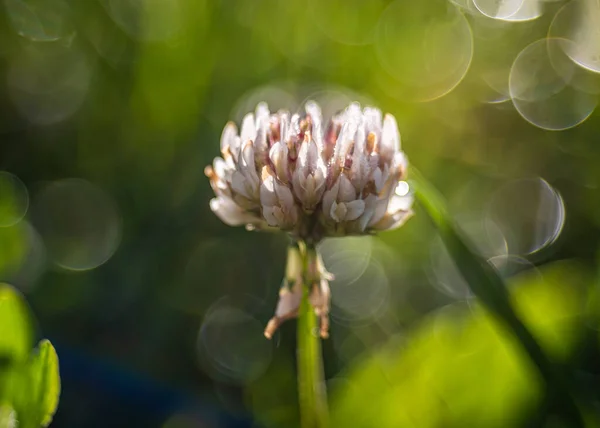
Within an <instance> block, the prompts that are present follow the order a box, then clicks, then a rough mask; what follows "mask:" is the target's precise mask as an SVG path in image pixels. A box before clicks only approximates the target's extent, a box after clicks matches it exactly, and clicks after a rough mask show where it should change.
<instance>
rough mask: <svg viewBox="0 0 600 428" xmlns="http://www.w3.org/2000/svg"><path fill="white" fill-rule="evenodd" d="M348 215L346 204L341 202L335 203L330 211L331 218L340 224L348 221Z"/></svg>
mask: <svg viewBox="0 0 600 428" xmlns="http://www.w3.org/2000/svg"><path fill="white" fill-rule="evenodd" d="M347 213H348V209H347V208H346V204H345V203H343V202H340V203H339V204H338V203H337V202H334V203H333V204H332V205H331V209H330V210H329V215H330V217H331V218H332V219H333V220H334V221H336V222H338V223H339V222H341V221H344V220H345V219H346V214H347Z"/></svg>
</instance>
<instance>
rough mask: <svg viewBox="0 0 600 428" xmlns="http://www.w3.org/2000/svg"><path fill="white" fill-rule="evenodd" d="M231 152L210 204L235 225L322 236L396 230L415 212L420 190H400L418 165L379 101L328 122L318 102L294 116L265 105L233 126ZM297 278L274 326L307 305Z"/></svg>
mask: <svg viewBox="0 0 600 428" xmlns="http://www.w3.org/2000/svg"><path fill="white" fill-rule="evenodd" d="M221 154H222V157H217V158H215V160H214V162H213V164H212V166H208V167H206V169H205V173H206V175H207V176H208V177H209V179H210V184H211V186H212V188H213V190H214V192H215V196H216V197H215V198H214V199H212V200H211V202H210V207H211V209H212V210H213V211H214V213H215V214H216V215H217V216H218V217H219V218H220V219H221V220H222V221H223V222H225V223H226V224H228V225H231V226H238V225H245V226H246V227H247V228H248V229H258V230H277V229H279V230H283V231H285V232H288V233H289V234H290V235H291V236H292V238H294V239H295V240H297V241H302V242H311V243H317V242H319V241H321V240H322V239H323V238H326V237H334V236H348V235H363V234H371V233H374V232H378V231H382V230H388V229H394V228H397V227H399V226H401V225H402V224H404V222H406V220H407V219H408V218H410V216H411V215H412V210H411V206H412V202H413V201H412V196H411V195H408V194H407V195H404V194H401V192H400V194H397V192H396V189H397V187H398V184H399V182H400V181H401V180H404V179H405V178H406V173H407V167H408V160H407V158H406V156H405V154H404V152H402V150H401V148H400V134H399V132H398V126H397V124H396V120H395V119H394V117H393V116H392V115H390V114H386V115H385V116H382V114H381V111H380V110H378V109H376V108H374V107H365V108H364V109H361V107H360V105H359V104H358V103H352V104H350V105H349V106H348V107H346V108H345V109H344V110H343V111H341V112H339V113H338V114H335V115H334V116H333V117H331V118H330V119H329V120H328V121H327V122H324V120H323V117H322V114H321V109H320V107H319V105H318V104H317V103H315V102H313V101H309V102H307V103H306V105H305V112H304V114H293V115H292V114H290V113H289V112H288V111H283V110H281V111H278V112H277V113H273V114H271V112H270V111H269V108H268V106H267V105H266V104H265V103H261V104H259V105H258V106H257V107H256V111H255V112H254V113H248V114H247V115H246V116H245V117H244V119H243V121H242V125H241V130H240V132H238V130H237V127H236V125H235V124H234V123H231V122H230V123H228V124H227V125H226V126H225V129H224V130H223V134H222V136H221ZM288 262H289V260H288ZM313 264H314V265H315V266H317V265H318V263H317V261H315V262H314V263H313ZM322 272H323V275H322V279H323V281H324V283H321V281H317V282H315V284H317V283H318V286H315V287H314V288H313V290H312V291H311V300H312V301H314V302H315V303H314V305H313V306H315V305H316V306H315V310H316V311H318V312H320V313H321V314H324V315H325V319H326V314H327V312H328V309H327V308H328V302H329V288H328V285H327V278H326V277H327V275H325V274H324V270H322ZM296 283H298V281H294V282H293V284H296ZM293 284H292V283H290V281H288V282H287V283H286V284H284V287H282V291H281V293H280V307H278V309H277V313H276V316H275V318H274V320H275V321H273V320H272V322H273V323H274V324H273V323H271V327H274V328H276V325H278V323H279V321H280V320H284V319H286V318H289V317H291V316H292V315H293V314H294V311H297V309H298V305H297V303H298V302H299V297H298V296H299V295H298V288H297V287H296V288H294V285H293ZM300 290H301V288H300ZM319 296H320V297H319ZM325 319H323V318H322V325H323V323H324V322H325ZM274 328H272V329H271V330H274ZM268 331H270V330H269V328H267V332H266V333H265V334H266V335H267V336H269V335H270V334H272V331H271V333H270V334H267V333H268ZM321 333H322V335H326V331H322V332H321Z"/></svg>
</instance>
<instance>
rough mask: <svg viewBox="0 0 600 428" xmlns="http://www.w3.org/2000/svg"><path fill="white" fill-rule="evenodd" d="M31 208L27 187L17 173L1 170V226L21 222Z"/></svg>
mask: <svg viewBox="0 0 600 428" xmlns="http://www.w3.org/2000/svg"><path fill="white" fill-rule="evenodd" d="M28 208H29V193H28V192H27V187H25V184H23V182H22V181H21V180H19V178H18V177H17V176H16V175H13V174H11V173H9V172H6V171H0V227H7V226H12V225H13V224H15V223H17V222H19V221H20V220H21V219H22V218H23V217H25V214H26V213H27V209H28Z"/></svg>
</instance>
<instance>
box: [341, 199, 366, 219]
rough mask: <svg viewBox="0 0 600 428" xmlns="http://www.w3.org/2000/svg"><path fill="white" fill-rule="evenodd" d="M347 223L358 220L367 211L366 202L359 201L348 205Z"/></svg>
mask: <svg viewBox="0 0 600 428" xmlns="http://www.w3.org/2000/svg"><path fill="white" fill-rule="evenodd" d="M346 209H347V211H348V212H347V213H346V218H345V220H346V221H351V220H356V219H357V218H358V217H360V215H361V214H362V213H363V212H364V211H365V201H363V200H362V199H357V200H355V201H352V202H348V203H347V204H346Z"/></svg>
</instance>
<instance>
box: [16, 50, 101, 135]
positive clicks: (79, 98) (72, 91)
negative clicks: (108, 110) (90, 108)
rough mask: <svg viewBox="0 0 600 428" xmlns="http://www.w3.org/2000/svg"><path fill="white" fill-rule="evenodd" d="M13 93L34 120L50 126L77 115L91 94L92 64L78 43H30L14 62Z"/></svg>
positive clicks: (30, 118)
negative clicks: (68, 44)
mask: <svg viewBox="0 0 600 428" xmlns="http://www.w3.org/2000/svg"><path fill="white" fill-rule="evenodd" d="M7 79H8V87H9V94H10V96H11V99H12V101H13V102H14V104H15V106H16V107H17V109H18V110H19V112H20V113H21V114H22V115H23V116H25V117H26V118H27V119H28V120H29V121H30V122H32V123H35V124H38V125H50V124H53V123H57V122H61V121H63V120H65V119H67V118H68V117H70V116H71V115H73V114H74V113H75V112H76V111H77V110H78V109H79V108H80V107H81V105H82V104H83V102H84V100H85V96H86V94H87V91H88V88H89V84H90V79H91V66H90V64H89V60H88V58H87V56H86V54H85V53H84V52H83V51H82V50H80V49H78V48H77V47H76V46H75V45H70V46H65V45H62V44H59V43H58V42H55V43H52V44H51V45H48V44H44V45H37V44H36V45H28V46H27V47H26V48H24V49H22V50H21V51H20V53H19V55H18V56H17V57H16V58H15V59H13V61H12V62H11V64H10V67H9V70H8V74H7Z"/></svg>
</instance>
